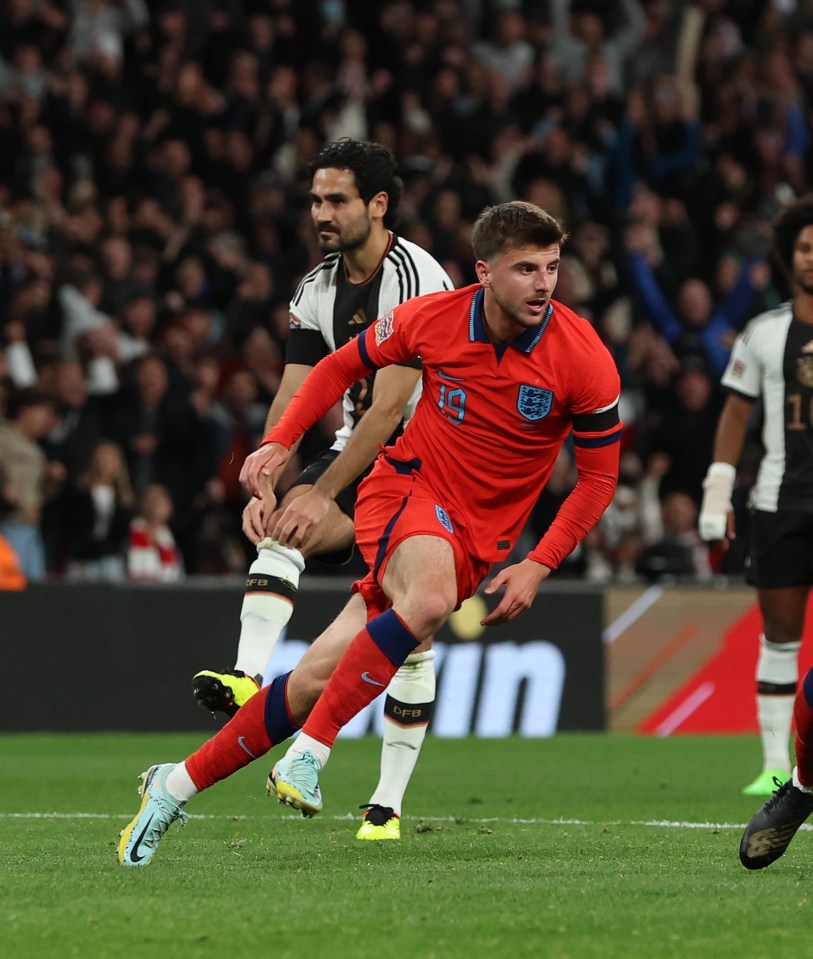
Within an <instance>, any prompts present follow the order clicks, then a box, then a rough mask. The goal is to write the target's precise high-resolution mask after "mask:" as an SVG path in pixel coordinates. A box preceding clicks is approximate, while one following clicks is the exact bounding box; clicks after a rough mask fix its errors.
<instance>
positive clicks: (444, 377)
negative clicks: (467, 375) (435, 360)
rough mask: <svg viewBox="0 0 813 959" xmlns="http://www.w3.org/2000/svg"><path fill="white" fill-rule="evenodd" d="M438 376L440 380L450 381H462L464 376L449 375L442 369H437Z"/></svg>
mask: <svg viewBox="0 0 813 959" xmlns="http://www.w3.org/2000/svg"><path fill="white" fill-rule="evenodd" d="M438 376H439V377H440V378H441V379H442V380H451V381H452V383H462V382H463V381H464V377H462V376H449V374H448V373H444V372H443V370H438Z"/></svg>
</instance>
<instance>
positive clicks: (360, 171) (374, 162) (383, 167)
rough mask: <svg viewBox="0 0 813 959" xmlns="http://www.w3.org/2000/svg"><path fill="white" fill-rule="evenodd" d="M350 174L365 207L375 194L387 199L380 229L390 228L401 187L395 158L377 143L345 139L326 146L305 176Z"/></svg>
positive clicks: (396, 215)
mask: <svg viewBox="0 0 813 959" xmlns="http://www.w3.org/2000/svg"><path fill="white" fill-rule="evenodd" d="M327 168H330V169H332V170H350V172H351V173H352V174H353V177H354V179H355V181H356V189H357V190H358V191H359V196H360V197H361V198H362V200H364V202H365V203H369V202H370V200H372V198H373V197H374V196H375V195H376V194H377V193H386V194H387V196H388V197H389V202H388V203H387V212H386V213H385V214H384V226H386V227H387V228H390V227H393V226H394V225H395V223H396V222H397V220H398V207H399V206H400V204H401V191H402V190H403V188H404V184H403V182H402V180H401V178H400V177H399V176H398V173H397V169H398V167H397V164H396V162H395V157H394V156H393V155H392V153H390V151H389V150H388V149H387V148H386V147H383V146H381V144H380V143H372V142H371V141H369V140H351V139H349V138H347V137H344V138H342V139H341V140H335V141H334V142H333V143H327V144H325V146H323V147H322V149H321V150H320V151H319V152H318V153H317V154H316V155H315V156H313V157H311V158H310V160H309V161H308V173H309V174H310V176H311V178H313V175H314V173H316V171H317V170H324V169H327Z"/></svg>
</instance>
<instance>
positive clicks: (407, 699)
mask: <svg viewBox="0 0 813 959" xmlns="http://www.w3.org/2000/svg"><path fill="white" fill-rule="evenodd" d="M434 658H435V651H434V650H432V649H430V650H428V651H427V652H425V653H412V654H411V655H410V656H407V658H406V661H405V662H404V665H403V666H401V668H400V669H399V670H398V672H397V673H396V674H395V675H394V676H393V678H392V680H391V681H390V684H389V686H388V687H387V697H388V699H389V700H390V702H389V703H388V704H387V707H386V709H387V711H386V712H385V715H384V738H383V742H382V744H381V773H380V777H379V780H378V785H377V786H376V788H375V792H374V793H373V795H372V796H371V797H370V805H377V806H389V808H390V809H392V810H393V811H394V812H395V813H397V814H398V815H399V816H400V814H401V806H402V804H403V801H404V794H405V793H406V790H407V786H408V785H409V780H410V779H411V778H412V773H413V772H414V770H415V765H416V763H417V762H418V756H420V753H421V747H422V746H423V741H424V739H425V738H426V729H427V725H428V721H429V718H430V714H431V710H432V706H433V704H434V701H435V666H434V662H433V660H434ZM409 706H421V707H423V708H422V710H420V712H422V713H423V714H424V716H425V719H423V718H422V717H421V716H416V715H404V716H403V717H402V720H403V721H401V720H400V719H399V718H398V717H399V715H401V714H402V713H406V714H409V713H418V712H419V710H410V709H408V708H406V709H404V708H403V707H409ZM390 713H393V715H390ZM416 720H417V721H416Z"/></svg>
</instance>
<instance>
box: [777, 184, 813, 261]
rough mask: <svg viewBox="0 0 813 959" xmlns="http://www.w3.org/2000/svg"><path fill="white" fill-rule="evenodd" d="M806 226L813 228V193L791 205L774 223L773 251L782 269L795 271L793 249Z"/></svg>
mask: <svg viewBox="0 0 813 959" xmlns="http://www.w3.org/2000/svg"><path fill="white" fill-rule="evenodd" d="M806 226H813V193H808V194H807V195H806V196H801V197H799V199H798V200H794V201H793V202H792V203H789V204H788V205H787V206H786V207H785V209H784V210H782V212H781V213H780V214H779V215H778V216H777V218H776V219H775V220H774V222H773V249H774V255H775V256H776V259H777V260H778V261H779V265H780V266H781V267H782V269H783V270H784V271H785V272H786V273H788V274H790V273H791V271H792V269H793V248H794V246H796V238H797V237H798V236H799V234H800V233H801V232H802V230H803V229H804V228H805V227H806Z"/></svg>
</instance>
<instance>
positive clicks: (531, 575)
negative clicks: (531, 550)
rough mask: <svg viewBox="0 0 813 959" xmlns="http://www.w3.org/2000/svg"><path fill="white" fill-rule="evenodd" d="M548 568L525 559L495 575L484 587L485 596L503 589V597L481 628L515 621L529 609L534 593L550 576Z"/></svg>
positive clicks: (483, 621)
mask: <svg viewBox="0 0 813 959" xmlns="http://www.w3.org/2000/svg"><path fill="white" fill-rule="evenodd" d="M550 572H551V571H550V568H549V567H547V566H543V565H542V564H541V563H535V562H534V561H533V560H532V559H525V560H523V561H522V562H521V563H516V564H515V565H514V566H507V567H506V568H505V569H504V570H502V571H501V572H499V573H497V575H496V576H495V577H494V579H492V580H491V582H490V583H489V584H488V586H486V588H485V592H486V595H488V596H490V595H491V594H493V593H496V592H497V591H498V590H500V589H503V590H504V592H503V597H502V599H501V600H500V602H499V605H498V606H497V608H496V609H494V610H492V611H491V612H490V613H489V614H488V616H486V618H485V619H483V620H481V622H480V625H481V626H498V625H499V624H500V623H507V622H508V621H509V620H512V619H516V618H517V616H519V614H520V613H524V612H525V610H526V609H530V607H531V604H532V603H533V601H534V600H535V599H536V591H537V589H538V588H539V584H540V583H541V582H542V580H543V579H547V577H548V576H550Z"/></svg>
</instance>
